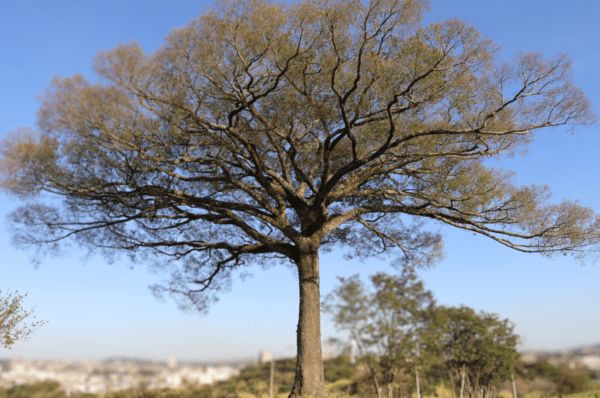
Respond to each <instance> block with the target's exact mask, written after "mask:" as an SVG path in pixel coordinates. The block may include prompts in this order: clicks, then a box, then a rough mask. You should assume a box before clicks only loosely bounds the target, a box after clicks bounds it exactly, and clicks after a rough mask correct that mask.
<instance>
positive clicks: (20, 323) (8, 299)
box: [0, 290, 46, 348]
mask: <svg viewBox="0 0 600 398" xmlns="http://www.w3.org/2000/svg"><path fill="white" fill-rule="evenodd" d="M1 293H2V291H1V290H0V345H1V346H3V347H4V348H11V346H12V345H13V344H14V343H15V342H16V341H19V340H20V341H26V340H27V339H28V338H29V335H30V334H31V333H33V332H35V331H36V330H37V329H39V328H40V327H41V326H42V325H44V324H45V323H46V322H45V321H34V322H31V323H29V324H27V323H25V322H24V321H25V319H27V318H28V317H29V316H30V315H31V314H32V313H33V309H31V310H29V311H26V310H25V309H24V308H23V299H24V298H25V297H27V294H23V295H20V294H19V292H18V291H16V292H13V293H11V292H8V293H7V294H6V295H5V296H2V295H1ZM33 319H35V317H33Z"/></svg>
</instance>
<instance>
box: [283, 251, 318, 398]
mask: <svg viewBox="0 0 600 398" xmlns="http://www.w3.org/2000/svg"><path fill="white" fill-rule="evenodd" d="M298 257H299V258H298V260H297V261H296V263H297V265H298V279H299V282H300V314H299V317H298V329H297V330H296V334H297V352H298V357H297V360H296V377H295V379H294V386H293V387H292V392H291V393H290V395H289V397H290V398H295V397H301V396H307V395H310V396H316V397H323V398H325V377H324V375H323V355H322V352H321V293H320V290H319V252H318V248H317V247H313V248H312V250H310V249H305V250H301V251H300V254H299V256H298Z"/></svg>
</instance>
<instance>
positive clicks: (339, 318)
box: [323, 269, 440, 397]
mask: <svg viewBox="0 0 600 398" xmlns="http://www.w3.org/2000/svg"><path fill="white" fill-rule="evenodd" d="M370 279H371V282H372V283H373V291H369V290H367V289H365V287H364V285H363V284H362V282H361V281H360V279H359V277H358V275H355V276H353V277H351V278H339V280H340V282H341V285H340V286H338V287H337V288H336V289H335V290H334V291H333V292H332V293H331V294H329V295H328V296H327V298H326V300H325V302H324V306H323V309H324V311H325V312H328V313H330V314H332V315H333V321H334V323H335V325H336V327H337V328H338V329H339V330H344V331H348V332H349V334H350V338H352V339H354V340H355V341H356V342H357V344H358V347H359V350H360V353H361V355H362V356H363V360H365V362H366V364H367V366H368V367H369V370H370V372H371V377H372V380H373V384H374V388H375V391H376V394H377V396H378V397H379V395H380V392H379V381H378V377H381V380H382V381H383V383H384V384H386V385H387V386H388V390H390V389H391V386H392V383H393V382H394V381H395V378H396V377H397V376H398V373H399V372H404V373H411V374H414V373H415V372H416V371H417V370H418V369H419V368H426V367H427V365H428V364H430V363H432V362H434V361H435V359H436V358H437V352H436V350H437V346H436V341H438V340H439V337H440V336H439V334H437V333H436V332H437V331H438V330H440V329H439V328H437V326H438V325H437V324H435V323H434V322H433V315H434V300H433V297H432V294H431V292H429V291H427V290H425V289H424V286H423V283H422V282H421V281H419V280H418V279H417V277H416V275H415V274H414V272H411V270H409V269H406V270H405V272H404V273H402V275H399V276H392V275H388V274H385V273H377V274H375V275H373V276H371V278H370Z"/></svg>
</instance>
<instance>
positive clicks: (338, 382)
mask: <svg viewBox="0 0 600 398" xmlns="http://www.w3.org/2000/svg"><path fill="white" fill-rule="evenodd" d="M294 368H295V359H293V358H290V359H283V360H278V361H276V364H275V380H274V381H275V386H276V388H275V390H274V396H275V397H277V398H282V397H287V395H288V394H289V387H290V385H291V384H292V383H293V381H294V377H295V369H294ZM324 368H325V374H326V375H329V380H328V381H327V384H326V394H327V396H328V397H332V398H350V397H356V398H363V397H364V398H367V397H369V398H371V397H373V388H372V381H371V380H370V373H369V372H368V371H367V370H366V368H365V367H364V362H363V361H361V360H359V361H358V363H357V364H356V365H351V364H350V359H349V357H348V356H346V355H341V356H339V357H337V358H334V359H330V360H327V361H325V362H324ZM540 368H543V369H544V371H543V372H544V375H540V374H538V373H537V372H538V370H539V369H540ZM269 369H270V364H268V363H267V364H263V365H257V366H250V367H248V368H246V369H244V370H242V372H241V373H240V375H239V376H237V377H235V378H232V379H230V380H227V381H223V382H218V383H215V384H214V385H205V386H197V385H196V386H194V385H192V386H188V387H186V388H181V389H165V390H141V389H140V390H127V391H118V392H112V393H107V394H104V395H95V394H72V395H71V397H73V398H255V397H261V398H265V397H268V396H269V391H268V388H269ZM519 369H520V371H519V372H525V373H526V374H523V375H521V374H518V375H517V384H518V386H519V387H518V388H519V391H520V393H519V398H551V397H555V398H559V397H560V398H590V397H592V398H598V396H597V394H600V388H599V387H598V385H595V386H594V385H592V384H590V383H589V378H586V377H587V376H586V374H587V372H585V371H582V370H571V369H565V368H560V367H553V366H551V365H549V364H548V363H543V362H539V363H536V364H530V365H523V364H519ZM565 371H569V372H570V373H572V374H573V376H574V378H576V379H577V378H578V380H588V382H586V383H584V384H580V385H579V386H578V387H577V389H576V390H573V391H571V392H564V391H561V390H559V385H560V382H559V381H558V379H554V378H552V376H551V375H553V374H555V373H556V374H558V373H561V372H565ZM534 374H535V375H536V376H534V378H533V379H532V378H531V377H532V376H533V375H534ZM546 374H547V375H546ZM576 375H578V376H576ZM446 376H447V373H445V372H444V371H442V369H440V368H435V367H431V368H429V371H428V372H424V373H423V377H422V379H423V385H422V387H423V388H422V392H423V395H424V397H426V398H452V397H453V394H452V392H451V390H450V388H449V387H448V385H447V384H445V383H444V382H443V381H442V380H443V379H446V380H447V377H446ZM440 377H441V378H440ZM533 380H537V381H535V382H532V381H533ZM540 380H543V381H545V382H547V383H550V385H552V386H553V387H554V388H555V390H554V392H549V391H548V390H547V389H536V386H540V385H541V383H540ZM396 383H397V384H395V386H394V390H393V396H394V397H400V396H401V397H405V398H414V397H415V396H416V394H415V393H416V389H415V387H416V386H415V384H414V380H412V379H410V380H406V381H399V380H396ZM559 394H560V395H559ZM496 396H498V397H500V398H512V386H510V385H506V386H503V387H502V388H499V389H498V390H497V391H496ZM0 398H65V393H64V391H62V389H61V388H60V385H59V384H58V383H56V382H44V383H37V384H32V385H26V386H17V387H12V388H9V389H4V390H2V389H0Z"/></svg>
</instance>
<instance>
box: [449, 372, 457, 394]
mask: <svg viewBox="0 0 600 398" xmlns="http://www.w3.org/2000/svg"><path fill="white" fill-rule="evenodd" d="M448 373H449V374H450V387H452V398H456V392H455V391H454V375H453V374H452V369H450V370H449V371H448Z"/></svg>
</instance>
